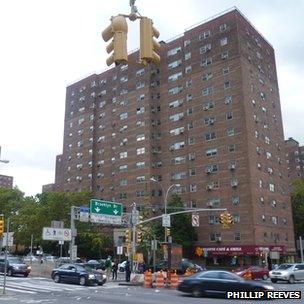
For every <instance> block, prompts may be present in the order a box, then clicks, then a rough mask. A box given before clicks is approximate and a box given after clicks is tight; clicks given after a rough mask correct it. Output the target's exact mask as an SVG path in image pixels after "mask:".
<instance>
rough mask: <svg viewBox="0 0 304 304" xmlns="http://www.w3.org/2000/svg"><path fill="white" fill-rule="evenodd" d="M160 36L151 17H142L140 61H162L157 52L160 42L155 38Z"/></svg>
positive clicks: (145, 62) (144, 62)
mask: <svg viewBox="0 0 304 304" xmlns="http://www.w3.org/2000/svg"><path fill="white" fill-rule="evenodd" d="M154 37H156V38H158V37H159V31H158V30H157V29H156V28H155V27H154V26H153V21H152V20H151V19H150V18H147V17H142V18H141V19H140V61H141V62H142V63H143V64H144V65H146V64H147V63H150V62H154V63H157V62H160V56H159V55H158V54H157V53H156V51H158V50H159V49H160V44H159V43H158V42H157V41H156V40H155V39H154Z"/></svg>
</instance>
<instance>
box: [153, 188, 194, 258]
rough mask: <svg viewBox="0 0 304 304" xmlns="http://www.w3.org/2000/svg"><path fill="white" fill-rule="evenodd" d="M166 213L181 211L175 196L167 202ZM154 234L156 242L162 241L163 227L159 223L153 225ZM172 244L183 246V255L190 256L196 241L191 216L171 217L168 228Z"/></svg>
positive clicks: (178, 197)
mask: <svg viewBox="0 0 304 304" xmlns="http://www.w3.org/2000/svg"><path fill="white" fill-rule="evenodd" d="M167 210H168V213H172V212H177V211H183V210H184V205H183V202H182V200H181V198H180V196H178V195H177V194H173V195H172V196H171V198H170V200H169V202H168V206H167ZM152 225H153V231H154V234H155V235H157V238H158V240H164V227H162V223H161V221H158V222H156V223H153V224H152ZM170 232H171V236H172V241H173V243H177V244H181V245H183V249H184V253H185V255H187V256H188V255H190V254H191V252H192V251H193V250H192V249H193V247H194V242H195V241H196V240H197V233H196V231H195V229H194V227H192V223H191V215H189V214H186V213H184V214H177V215H174V216H171V228H170Z"/></svg>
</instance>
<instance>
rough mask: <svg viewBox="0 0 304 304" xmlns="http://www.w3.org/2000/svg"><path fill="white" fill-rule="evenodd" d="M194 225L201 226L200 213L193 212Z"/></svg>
mask: <svg viewBox="0 0 304 304" xmlns="http://www.w3.org/2000/svg"><path fill="white" fill-rule="evenodd" d="M192 226H193V227H199V215H198V214H192Z"/></svg>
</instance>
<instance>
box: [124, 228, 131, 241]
mask: <svg viewBox="0 0 304 304" xmlns="http://www.w3.org/2000/svg"><path fill="white" fill-rule="evenodd" d="M125 242H126V243H131V230H130V229H126V231H125Z"/></svg>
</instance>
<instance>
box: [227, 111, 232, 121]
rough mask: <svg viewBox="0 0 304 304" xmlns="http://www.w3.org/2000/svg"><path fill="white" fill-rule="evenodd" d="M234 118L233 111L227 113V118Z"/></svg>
mask: <svg viewBox="0 0 304 304" xmlns="http://www.w3.org/2000/svg"><path fill="white" fill-rule="evenodd" d="M232 118H233V114H232V112H228V113H226V119H227V120H230V119H232Z"/></svg>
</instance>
